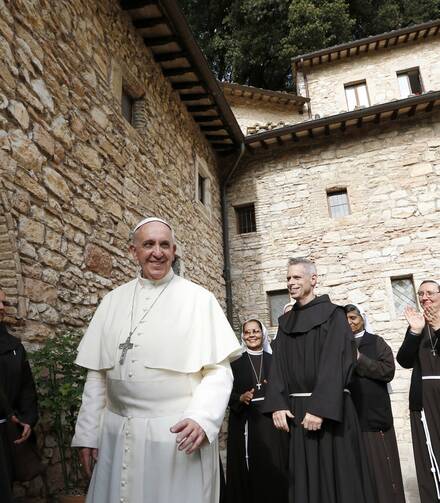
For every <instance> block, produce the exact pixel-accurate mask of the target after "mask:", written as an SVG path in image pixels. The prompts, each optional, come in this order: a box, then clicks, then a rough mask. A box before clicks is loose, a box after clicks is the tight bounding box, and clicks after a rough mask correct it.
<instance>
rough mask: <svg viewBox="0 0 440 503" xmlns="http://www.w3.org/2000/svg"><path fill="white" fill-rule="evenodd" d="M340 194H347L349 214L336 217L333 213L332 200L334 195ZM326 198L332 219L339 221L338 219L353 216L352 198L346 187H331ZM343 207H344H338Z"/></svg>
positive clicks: (327, 190)
mask: <svg viewBox="0 0 440 503" xmlns="http://www.w3.org/2000/svg"><path fill="white" fill-rule="evenodd" d="M339 194H345V195H346V198H347V205H346V206H347V213H345V214H344V215H335V214H333V213H332V211H333V206H332V205H331V202H330V199H331V197H332V196H334V195H339ZM326 197H327V208H328V214H329V217H330V218H333V219H337V218H344V217H347V216H349V215H351V205H350V198H349V196H348V189H347V187H345V186H336V187H329V188H328V189H326ZM339 206H342V205H338V207H339Z"/></svg>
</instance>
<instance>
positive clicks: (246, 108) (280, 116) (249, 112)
mask: <svg viewBox="0 0 440 503" xmlns="http://www.w3.org/2000/svg"><path fill="white" fill-rule="evenodd" d="M226 98H227V100H228V103H229V106H230V107H231V109H232V111H233V112H234V115H235V118H236V119H237V122H238V124H239V125H240V128H241V130H242V131H243V134H245V135H246V134H247V128H250V127H252V126H255V124H260V125H265V124H267V123H268V122H272V123H273V124H278V123H279V122H284V123H285V124H295V123H297V122H302V121H304V120H305V119H306V117H307V111H306V109H305V108H304V113H303V114H300V113H299V112H298V107H297V105H292V104H289V105H285V104H280V103H273V102H270V101H256V100H253V99H250V98H244V97H241V96H240V97H238V96H231V95H229V94H227V95H226Z"/></svg>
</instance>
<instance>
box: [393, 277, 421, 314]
mask: <svg viewBox="0 0 440 503" xmlns="http://www.w3.org/2000/svg"><path fill="white" fill-rule="evenodd" d="M391 289H392V291H393V300H394V307H395V309H396V314H397V316H400V315H401V314H402V313H403V310H404V309H405V307H406V306H410V307H414V308H417V299H416V290H415V288H414V280H413V277H412V276H405V277H400V278H391Z"/></svg>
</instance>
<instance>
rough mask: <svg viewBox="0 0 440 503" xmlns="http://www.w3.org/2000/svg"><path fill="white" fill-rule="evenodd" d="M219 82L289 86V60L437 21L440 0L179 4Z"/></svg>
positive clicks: (204, 0)
mask: <svg viewBox="0 0 440 503" xmlns="http://www.w3.org/2000/svg"><path fill="white" fill-rule="evenodd" d="M180 3H181V5H182V8H183V10H184V12H185V14H186V15H187V18H188V21H189V24H190V26H191V27H192V29H193V31H194V34H195V36H196V38H197V39H198V41H199V44H200V46H201V48H202V50H203V51H204V53H205V55H206V58H207V59H208V61H209V62H210V64H211V66H212V68H213V70H214V72H215V73H216V75H217V77H218V78H219V79H220V80H227V81H233V82H237V83H240V84H247V85H252V86H256V87H264V88H268V89H288V88H289V87H290V86H291V78H290V60H291V58H292V57H294V56H297V55H299V54H304V53H307V52H310V51H314V50H318V49H323V48H325V47H329V46H332V45H335V44H341V43H344V42H349V41H351V40H355V39H357V38H363V37H368V36H370V35H376V34H378V33H383V32H386V31H390V30H395V29H398V28H402V27H405V26H409V25H412V24H416V23H422V22H424V21H429V20H431V19H438V18H440V0H418V1H417V2H415V1H414V0H217V1H216V0H180Z"/></svg>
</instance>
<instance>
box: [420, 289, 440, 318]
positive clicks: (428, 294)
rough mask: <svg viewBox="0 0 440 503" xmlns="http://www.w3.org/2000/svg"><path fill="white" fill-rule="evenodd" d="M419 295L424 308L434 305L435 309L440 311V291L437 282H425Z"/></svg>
mask: <svg viewBox="0 0 440 503" xmlns="http://www.w3.org/2000/svg"><path fill="white" fill-rule="evenodd" d="M417 295H418V297H419V300H420V304H421V305H422V308H423V309H426V308H427V307H429V306H432V308H433V309H434V311H437V312H438V311H440V292H439V289H438V286H437V285H436V284H435V283H423V285H420V287H419V290H418V292H417Z"/></svg>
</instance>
